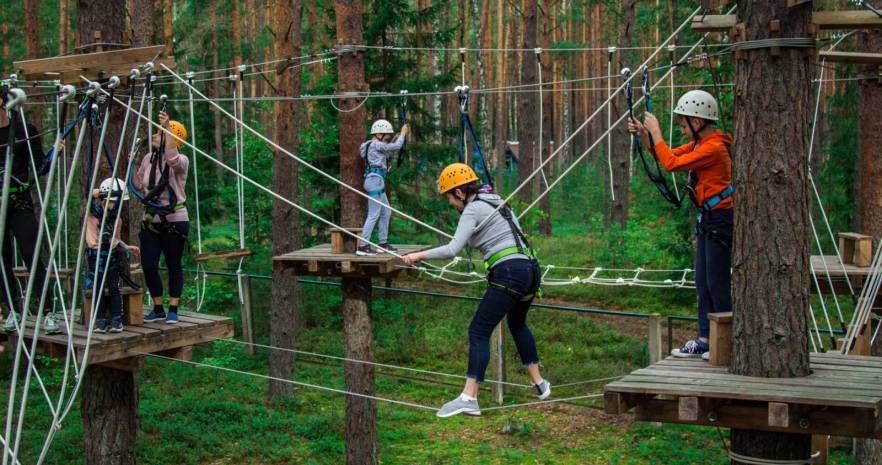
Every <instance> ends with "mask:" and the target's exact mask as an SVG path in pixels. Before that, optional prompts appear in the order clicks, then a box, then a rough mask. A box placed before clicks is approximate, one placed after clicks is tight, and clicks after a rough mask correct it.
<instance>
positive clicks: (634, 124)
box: [628, 118, 646, 136]
mask: <svg viewBox="0 0 882 465" xmlns="http://www.w3.org/2000/svg"><path fill="white" fill-rule="evenodd" d="M628 132H630V133H631V134H637V135H638V136H643V135H646V128H645V127H644V126H643V124H642V123H640V121H637V118H628Z"/></svg>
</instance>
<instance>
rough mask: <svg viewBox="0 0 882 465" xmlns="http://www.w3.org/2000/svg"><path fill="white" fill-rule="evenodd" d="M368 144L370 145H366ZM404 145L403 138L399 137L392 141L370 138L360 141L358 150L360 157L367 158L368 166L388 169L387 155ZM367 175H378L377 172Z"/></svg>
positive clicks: (389, 155)
mask: <svg viewBox="0 0 882 465" xmlns="http://www.w3.org/2000/svg"><path fill="white" fill-rule="evenodd" d="M368 144H370V145H368ZM402 145H404V138H403V137H399V138H397V139H395V140H394V141H393V142H383V141H379V140H377V139H371V140H368V141H364V142H362V143H361V147H359V149H358V152H359V153H360V154H361V158H364V159H366V160H367V163H368V166H369V167H378V168H380V169H382V170H383V171H389V157H391V156H392V153H393V152H395V151H396V150H400V149H401V146H402ZM368 176H380V175H379V174H377V173H370V174H368Z"/></svg>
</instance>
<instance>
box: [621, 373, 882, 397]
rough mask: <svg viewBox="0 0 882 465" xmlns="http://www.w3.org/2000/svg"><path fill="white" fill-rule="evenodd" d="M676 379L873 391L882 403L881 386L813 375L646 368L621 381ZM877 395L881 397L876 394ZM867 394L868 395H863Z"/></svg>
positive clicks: (771, 386)
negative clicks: (758, 375)
mask: <svg viewBox="0 0 882 465" xmlns="http://www.w3.org/2000/svg"><path fill="white" fill-rule="evenodd" d="M673 379H683V380H689V381H690V382H693V384H696V385H716V386H732V387H733V388H738V387H740V386H745V385H747V386H750V387H754V388H755V389H768V390H775V389H786V388H787V387H793V388H804V389H811V388H822V389H830V390H834V391H841V392H855V393H859V392H861V391H869V392H873V393H874V394H873V395H874V396H875V397H876V398H878V399H879V400H880V401H882V392H879V391H877V389H878V387H877V386H875V385H872V384H870V385H867V386H864V385H861V384H858V383H855V382H851V383H850V382H847V381H839V380H835V379H829V378H816V377H815V376H814V375H811V376H805V377H802V378H750V377H746V376H739V375H732V374H728V373H727V374H721V373H689V372H684V371H677V370H656V369H652V368H644V369H641V370H637V371H635V372H634V373H631V374H630V375H628V376H626V377H624V378H622V381H627V382H643V383H648V382H653V381H656V380H657V381H659V382H661V383H668V382H670V381H671V380H673ZM877 392H878V395H876V394H875V393H877ZM864 395H869V394H866V393H864Z"/></svg>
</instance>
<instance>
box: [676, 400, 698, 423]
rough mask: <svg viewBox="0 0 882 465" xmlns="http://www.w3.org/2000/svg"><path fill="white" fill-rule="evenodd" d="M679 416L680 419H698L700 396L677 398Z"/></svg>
mask: <svg viewBox="0 0 882 465" xmlns="http://www.w3.org/2000/svg"><path fill="white" fill-rule="evenodd" d="M677 418H678V419H680V421H698V397H680V398H679V399H677Z"/></svg>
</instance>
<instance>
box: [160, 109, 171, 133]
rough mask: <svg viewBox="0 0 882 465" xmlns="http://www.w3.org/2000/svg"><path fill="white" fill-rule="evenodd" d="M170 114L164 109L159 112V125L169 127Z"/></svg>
mask: <svg viewBox="0 0 882 465" xmlns="http://www.w3.org/2000/svg"><path fill="white" fill-rule="evenodd" d="M168 119H169V118H168V115H167V114H165V112H164V111H160V112H159V125H160V126H162V127H164V128H166V129H168Z"/></svg>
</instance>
